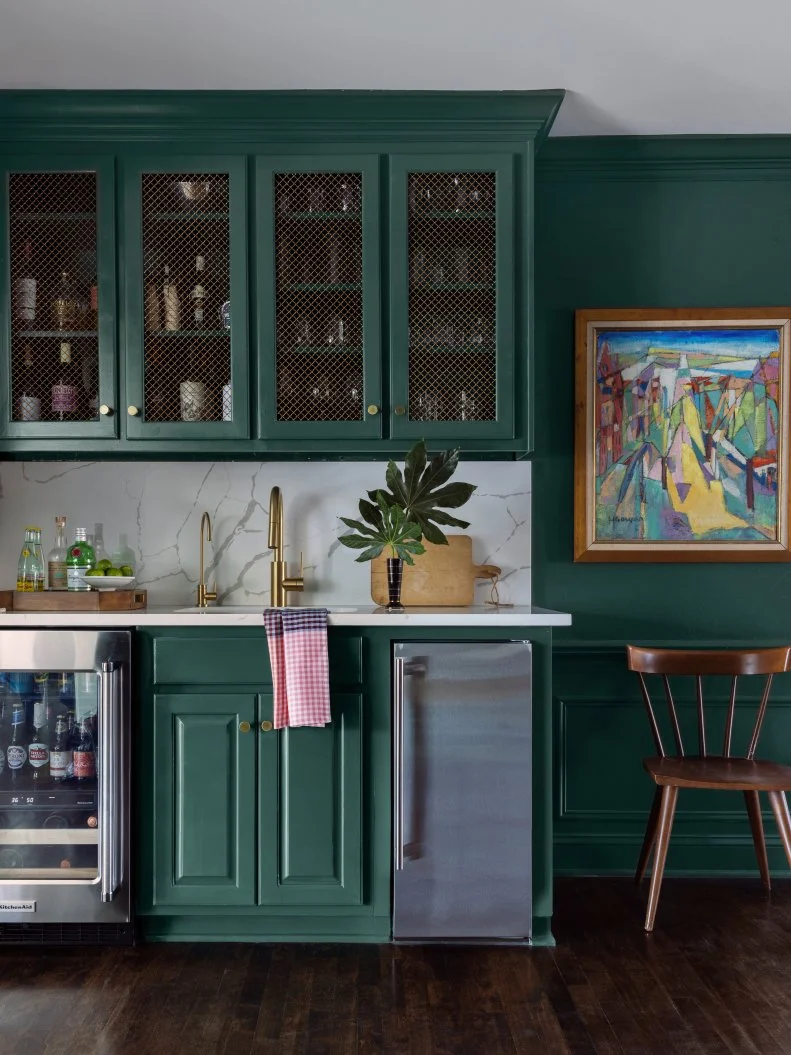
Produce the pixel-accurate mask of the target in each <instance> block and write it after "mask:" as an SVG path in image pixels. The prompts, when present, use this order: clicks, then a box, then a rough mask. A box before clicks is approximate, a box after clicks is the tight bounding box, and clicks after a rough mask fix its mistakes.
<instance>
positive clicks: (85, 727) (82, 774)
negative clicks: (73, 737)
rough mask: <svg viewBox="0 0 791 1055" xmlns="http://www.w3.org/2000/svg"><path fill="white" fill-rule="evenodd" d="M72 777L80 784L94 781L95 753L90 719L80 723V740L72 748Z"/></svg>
mask: <svg viewBox="0 0 791 1055" xmlns="http://www.w3.org/2000/svg"><path fill="white" fill-rule="evenodd" d="M72 757H73V760H74V776H75V778H76V780H77V781H79V782H80V783H82V782H88V781H91V780H96V751H95V748H94V744H93V735H92V733H91V720H90V718H86V719H84V721H82V722H81V723H80V739H79V742H78V743H77V745H76V747H75V748H74V754H73V756H72Z"/></svg>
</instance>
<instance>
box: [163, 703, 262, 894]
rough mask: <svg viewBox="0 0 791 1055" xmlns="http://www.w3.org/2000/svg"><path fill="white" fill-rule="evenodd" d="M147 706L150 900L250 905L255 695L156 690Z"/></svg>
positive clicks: (253, 884) (254, 817) (251, 890)
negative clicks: (152, 826) (153, 807)
mask: <svg viewBox="0 0 791 1055" xmlns="http://www.w3.org/2000/svg"><path fill="white" fill-rule="evenodd" d="M153 709H154V744H155V746H154V784H155V801H156V803H157V830H156V845H155V894H154V897H155V903H156V904H157V905H168V906H172V907H173V908H174V909H176V908H181V907H182V906H195V905H252V904H254V898H255V855H254V841H255V819H256V810H255V740H256V736H255V731H254V725H253V723H254V721H255V697H254V696H250V695H241V694H240V695H221V694H214V693H212V694H208V693H201V694H198V693H190V694H184V695H156V696H155V697H154V701H153ZM243 722H247V723H249V724H248V731H247V732H246V733H245V732H243V731H241V730H240V724H241V723H243Z"/></svg>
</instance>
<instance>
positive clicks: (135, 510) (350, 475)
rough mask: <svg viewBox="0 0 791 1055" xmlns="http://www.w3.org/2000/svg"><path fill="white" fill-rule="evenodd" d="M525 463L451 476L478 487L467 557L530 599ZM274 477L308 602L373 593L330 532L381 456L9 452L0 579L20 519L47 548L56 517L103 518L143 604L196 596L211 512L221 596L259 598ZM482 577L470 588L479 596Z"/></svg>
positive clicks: (211, 553)
mask: <svg viewBox="0 0 791 1055" xmlns="http://www.w3.org/2000/svg"><path fill="white" fill-rule="evenodd" d="M530 468H531V467H530V463H529V462H472V461H468V462H463V463H462V465H461V467H460V469H459V471H458V474H457V476H458V478H459V479H461V480H465V481H468V482H470V483H474V484H477V486H478V489H477V491H476V492H475V494H474V495H473V497H472V498H471V499H470V501H469V502H468V504H467V505H466V506H465V507H464V508H463V509H462V510H460V511H459V512H460V515H461V516H462V518H463V519H464V520H469V521H470V527H469V528H468V529H467V533H468V534H470V535H472V537H473V559H474V560H475V561H476V563H479V564H484V563H488V564H497V565H499V566H500V567H501V568H502V569H503V575H502V581H501V583H500V587H499V589H500V599H501V600H502V601H509V602H512V603H516V604H529V603H530V487H531V478H530ZM274 484H278V485H279V486H280V488H281V490H282V492H283V501H284V507H285V540H286V558H287V559H288V560H289V561H290V562H291V563H290V566H289V571H290V572H291V573H292V574H296V572H297V570H298V567H299V554H300V550H302V551H303V552H304V560H305V584H306V585H305V593H304V594H303V595H302V597H301V598H300V599H299V603H300V604H302V605H309V604H317V605H321V604H332V603H335V604H367V603H370V569H369V566H368V565H367V564H365V565H363V564H357V563H356V562H355V560H354V557H355V553H354V552H353V551H352V550H348V549H346V548H345V547H343V546H341V545H340V544H339V543H338V541H337V537H338V535H339V534H340V533H342V530H341V529H342V528H343V525H341V524H340V522H339V521H338V519H337V518H338V516H339V515H340V514H342V515H344V516H357V502H358V500H359V498H360V496H361V494H362V493H363V491H364V490H366V489H369V488H373V487H378V486H383V485H384V464H382V463H377V462H129V463H125V462H5V463H0V586H12V585H13V583H14V582H15V579H16V563H17V559H18V555H19V549H20V546H21V543H22V538H23V530H24V527H25V525H26V524H39V525H40V526H41V527H42V529H43V543H44V552H45V554H46V552H47V550H48V549H49V548H50V547H51V546H52V544H53V538H54V519H53V518H54V517H55V516H56V515H58V514H64V515H65V516H67V517H68V530H67V534H68V536H69V540H71V538H72V537H73V533H74V528H75V527H80V526H82V527H85V528H87V530H88V531H93V525H94V523H95V522H96V521H101V522H102V523H103V524H104V540H105V546H106V548H107V550H108V551H112V550H113V549H114V548H115V547H116V545H117V543H118V538H119V535H120V534H121V533H122V532H123V533H126V535H127V537H128V542H129V546H130V547H131V548H132V549H133V550H134V551H135V553H136V557H137V584H138V585H140V586H145V587H146V588H147V589H148V591H149V604H171V603H174V604H185V605H186V604H190V603H194V597H195V584H196V583H197V580H198V532H199V525H200V518H201V514H202V512H203V511H204V510H208V512H209V514H210V515H211V518H212V522H213V526H214V545H213V547H209V548H208V551H207V563H208V564H209V568H210V574H209V577H208V581H209V582H210V583H211V582H213V581H214V579H215V577H216V581H217V590H218V594H219V598H220V601H221V602H225V603H226V604H259V603H260V604H261V605H262V607H263V606H265V605H266V604H267V603H268V599H269V561H270V559H271V553H270V551H269V550H268V549H267V527H268V520H269V517H268V511H269V491H270V488H271V487H272V486H273V485H274ZM488 593H489V587H488V585H487V584H485V583H481V584H480V585H479V586H478V587H477V596H476V601H477V602H478V603H482V602H483V601H484V600H485V598H486V597H487V596H488Z"/></svg>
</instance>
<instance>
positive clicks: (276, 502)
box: [269, 487, 305, 608]
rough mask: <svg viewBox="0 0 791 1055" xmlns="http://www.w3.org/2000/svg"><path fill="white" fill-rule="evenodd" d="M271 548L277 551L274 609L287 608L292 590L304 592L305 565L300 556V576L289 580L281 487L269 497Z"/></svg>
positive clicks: (273, 563) (273, 593) (273, 592)
mask: <svg viewBox="0 0 791 1055" xmlns="http://www.w3.org/2000/svg"><path fill="white" fill-rule="evenodd" d="M269 548H270V549H272V550H274V551H275V555H274V557H273V558H272V564H271V568H272V579H271V582H272V599H271V602H270V603H271V605H272V607H273V608H285V607H286V602H287V594H288V593H289V592H290V591H292V590H304V589H305V579H304V578H303V574H302V573H303V571H304V564H303V561H302V554H301V553H300V555H299V575H297V576H291V577H290V578H289V575H288V568H287V566H286V562H285V561H284V560H283V496H282V495H281V494H280V488H279V487H273V488H272V491H271V493H270V495H269Z"/></svg>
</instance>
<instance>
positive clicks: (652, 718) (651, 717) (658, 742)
mask: <svg viewBox="0 0 791 1055" xmlns="http://www.w3.org/2000/svg"><path fill="white" fill-rule="evenodd" d="M637 676H638V678H639V679H640V691H641V692H642V694H643V703H644V704H645V709H646V711H647V712H648V721H649V722H650V723H651V733H652V735H653V737H654V746H655V747H656V750H657V754H658V755H659V757H660V758H666V757H667V756H666V754H665V749H664V747H663V745H662V737H661V736H660V735H659V726H658V725H657V724H656V715H655V714H654V708H653V707H652V706H651V697H650V696H649V694H648V686H647V685H646V683H645V678H644V677H643V675H642V674H641V673H638V675H637Z"/></svg>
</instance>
